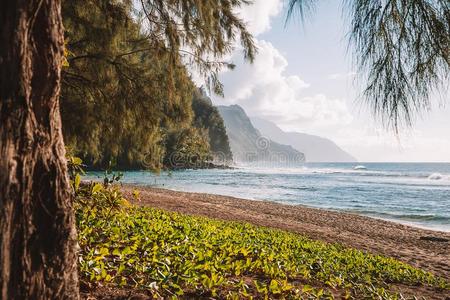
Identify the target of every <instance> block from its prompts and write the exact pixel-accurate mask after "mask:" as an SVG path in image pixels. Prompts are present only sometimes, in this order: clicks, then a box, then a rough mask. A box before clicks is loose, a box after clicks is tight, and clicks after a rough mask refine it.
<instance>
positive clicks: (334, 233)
mask: <svg viewBox="0 0 450 300" xmlns="http://www.w3.org/2000/svg"><path fill="white" fill-rule="evenodd" d="M123 190H124V194H125V196H126V197H127V199H132V198H133V197H132V196H131V193H132V192H133V191H134V190H139V191H140V201H138V202H136V204H138V205H142V206H150V207H154V208H159V209H164V210H168V211H174V212H180V213H185V214H190V215H197V216H206V217H211V218H216V219H222V220H233V221H245V222H250V223H252V224H255V225H261V226H268V227H273V228H278V229H283V230H289V231H292V232H297V233H299V234H302V235H305V236H308V237H310V238H312V239H316V240H321V241H325V242H330V243H341V244H343V245H345V246H348V247H352V248H356V249H361V250H365V251H368V252H371V253H374V254H381V255H385V256H390V257H393V258H396V259H398V260H400V261H403V262H406V263H409V264H411V265H413V266H416V267H419V268H422V269H424V270H427V271H429V272H431V273H433V274H435V275H438V276H441V277H444V278H446V279H449V278H450V233H446V232H439V231H432V230H426V229H421V228H416V227H411V226H406V225H402V224H398V223H394V222H389V221H384V220H379V219H373V218H369V217H365V216H359V215H355V214H350V213H343V212H333V211H327V210H322V209H315V208H308V207H304V206H299V205H295V206H292V205H284V204H277V203H273V202H268V201H255V200H245V199H239V198H233V197H227V196H220V195H212V194H201V193H187V192H178V191H172V190H165V189H158V188H150V187H143V186H132V185H124V186H123Z"/></svg>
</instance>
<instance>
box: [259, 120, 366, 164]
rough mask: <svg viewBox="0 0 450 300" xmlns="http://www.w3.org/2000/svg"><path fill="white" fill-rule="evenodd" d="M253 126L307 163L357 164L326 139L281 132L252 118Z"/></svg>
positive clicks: (268, 123)
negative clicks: (294, 151)
mask: <svg viewBox="0 0 450 300" xmlns="http://www.w3.org/2000/svg"><path fill="white" fill-rule="evenodd" d="M251 120H252V123H253V124H254V126H255V127H256V128H257V129H258V130H259V131H260V133H261V134H263V135H265V136H267V137H268V138H270V139H272V140H274V141H275V142H278V143H283V144H287V145H291V146H292V147H293V148H294V149H296V150H298V151H300V152H302V153H304V154H305V156H306V160H307V161H308V162H357V161H358V160H357V159H356V158H355V157H354V156H352V155H351V154H349V153H348V152H346V151H344V150H343V149H341V148H340V147H339V146H338V145H337V144H336V143H335V142H333V141H332V140H330V139H328V138H324V137H320V136H316V135H312V134H307V133H301V132H293V131H283V130H282V129H281V128H279V127H278V126H277V125H276V124H274V123H273V122H270V121H268V120H265V119H262V118H257V117H253V118H251Z"/></svg>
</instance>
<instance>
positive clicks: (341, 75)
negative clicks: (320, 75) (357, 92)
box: [328, 71, 356, 80]
mask: <svg viewBox="0 0 450 300" xmlns="http://www.w3.org/2000/svg"><path fill="white" fill-rule="evenodd" d="M355 76H356V72H354V71H352V72H348V73H334V74H330V75H328V79H331V80H342V79H347V78H353V77H355Z"/></svg>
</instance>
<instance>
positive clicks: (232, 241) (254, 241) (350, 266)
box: [76, 195, 450, 299]
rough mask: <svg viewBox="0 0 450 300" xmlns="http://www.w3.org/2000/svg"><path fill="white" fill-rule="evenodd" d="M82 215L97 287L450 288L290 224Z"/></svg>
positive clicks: (88, 270)
mask: <svg viewBox="0 0 450 300" xmlns="http://www.w3.org/2000/svg"><path fill="white" fill-rule="evenodd" d="M114 197H117V195H115V196H114ZM119 198H120V195H119ZM125 203H126V202H125ZM76 215H77V226H78V239H79V245H80V247H81V250H80V256H79V263H80V273H81V274H80V276H81V279H82V281H84V282H87V283H88V284H90V285H92V286H95V285H96V284H101V285H103V286H111V287H117V288H124V289H133V290H141V291H145V293H147V294H150V295H152V296H154V297H163V298H170V297H173V298H179V297H181V298H209V297H212V298H222V299H223V298H227V299H242V298H248V299H251V298H257V299H260V298H281V299H282V298H285V299H333V298H338V299H403V298H402V297H405V298H406V297H412V296H414V290H416V289H432V290H434V291H435V292H434V293H436V291H438V292H437V293H441V292H442V294H443V295H444V294H447V293H449V292H450V285H449V283H448V282H446V281H445V280H443V279H440V278H437V277H435V276H433V275H432V274H431V273H428V272H425V271H423V270H419V269H417V268H414V267H412V266H410V265H407V264H405V263H402V262H400V261H398V260H395V259H393V258H388V257H383V256H379V255H372V254H369V253H365V252H363V251H359V250H355V249H350V248H346V247H344V246H341V245H339V244H329V243H324V242H319V241H314V240H311V239H309V238H307V237H305V236H302V235H299V234H295V233H290V232H286V231H282V230H277V229H270V228H266V227H258V226H255V225H251V224H248V223H243V222H230V221H219V220H214V219H210V218H205V217H194V216H188V215H183V214H178V213H171V212H166V211H162V210H157V209H153V208H149V207H135V206H132V205H123V206H121V207H120V208H118V209H107V210H105V209H102V208H99V207H97V206H87V205H82V206H78V208H77V214H76ZM411 291H413V292H411ZM411 293H412V294H411Z"/></svg>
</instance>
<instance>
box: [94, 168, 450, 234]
mask: <svg viewBox="0 0 450 300" xmlns="http://www.w3.org/2000/svg"><path fill="white" fill-rule="evenodd" d="M357 165H360V168H359V169H358V168H357V169H355V167H356V164H347V163H327V164H323V163H306V164H304V165H303V166H300V167H296V168H273V167H266V166H259V167H258V166H240V167H238V168H236V169H233V170H185V171H176V172H171V173H162V174H160V175H159V176H158V175H155V174H152V173H150V172H145V171H136V172H125V173H124V179H123V182H125V183H132V184H137V185H146V186H155V187H162V188H168V189H174V190H181V191H191V192H207V193H212V194H220V195H228V196H235V197H240V198H247V199H254V200H269V201H274V202H280V203H285V204H292V205H306V206H310V207H318V208H325V209H331V210H339V211H347V212H353V213H357V214H361V215H367V216H371V217H376V218H382V219H386V220H391V221H396V222H400V223H405V224H410V225H414V226H419V227H424V228H429V229H435V230H442V231H449V232H450V163H445V164H443V163H358V164H357ZM362 166H364V167H365V168H362ZM96 176H99V174H96V173H90V174H89V176H88V177H90V178H95V177H96Z"/></svg>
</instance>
